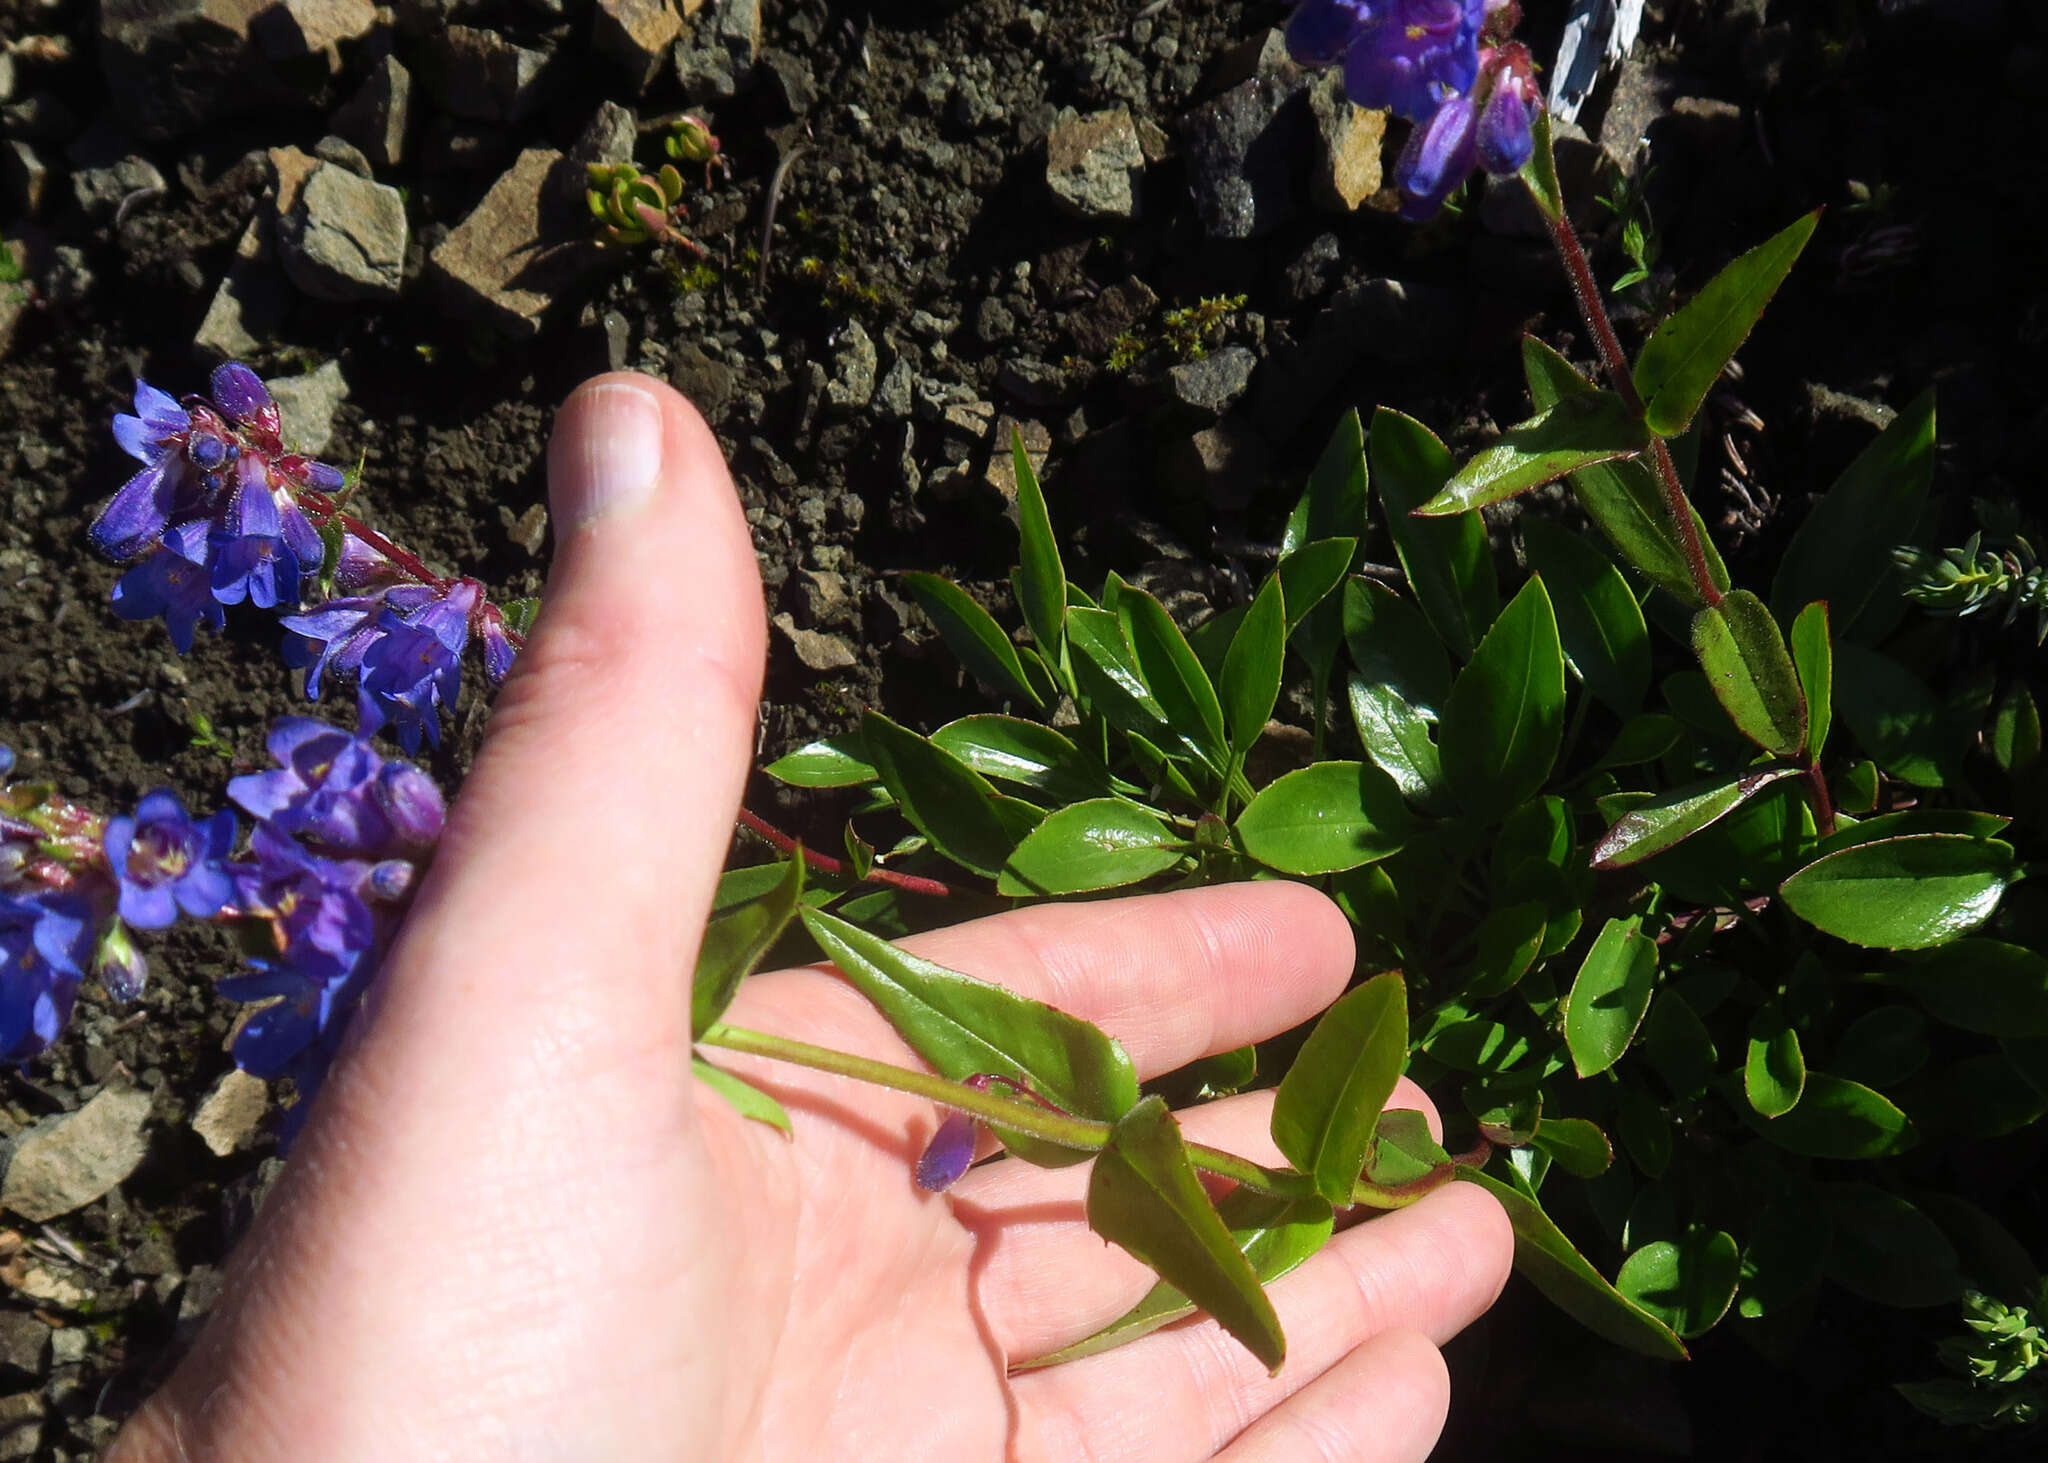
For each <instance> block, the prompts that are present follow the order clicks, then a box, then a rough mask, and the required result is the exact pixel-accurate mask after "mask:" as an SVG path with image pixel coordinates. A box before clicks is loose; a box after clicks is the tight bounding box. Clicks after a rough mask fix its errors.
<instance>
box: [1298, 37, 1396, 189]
mask: <svg viewBox="0 0 2048 1463" xmlns="http://www.w3.org/2000/svg"><path fill="white" fill-rule="evenodd" d="M1308 97H1309V111H1310V114H1311V115H1312V116H1314V118H1315V122H1316V140H1317V141H1318V142H1319V143H1320V144H1321V146H1320V148H1319V149H1318V151H1317V152H1316V165H1315V168H1314V170H1313V172H1312V173H1311V174H1310V176H1309V191H1310V192H1311V193H1313V194H1314V195H1315V200H1316V203H1317V204H1318V205H1320V206H1321V207H1323V208H1325V209H1328V210H1329V211H1331V212H1333V213H1355V212H1357V211H1358V207H1359V205H1360V204H1362V203H1364V202H1365V201H1366V200H1367V199H1369V198H1371V197H1372V196H1373V195H1374V194H1375V193H1377V192H1379V190H1380V151H1381V149H1382V147H1383V146H1384V145H1385V143H1386V136H1387V114H1386V113H1385V112H1383V111H1371V110H1368V109H1366V108H1364V107H1356V106H1353V105H1352V104H1351V103H1350V102H1349V101H1346V100H1345V98H1344V79H1343V77H1342V76H1340V75H1339V74H1338V73H1337V72H1335V71H1330V72H1326V73H1324V74H1323V76H1322V77H1321V78H1319V79H1318V80H1317V81H1316V83H1315V85H1314V86H1312V87H1311V88H1310V89H1309V94H1308Z"/></svg>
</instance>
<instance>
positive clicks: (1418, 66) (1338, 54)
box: [1287, 0, 1487, 123]
mask: <svg viewBox="0 0 2048 1463" xmlns="http://www.w3.org/2000/svg"><path fill="white" fill-rule="evenodd" d="M1486 14H1487V0H1304V3H1303V4H1302V5H1301V7H1300V8H1299V9H1297V10H1296V11H1295V12H1294V16H1293V18H1292V19H1291V20H1290V21H1288V23H1287V49H1288V50H1289V51H1290V52H1291V53H1292V54H1293V56H1294V59H1295V60H1297V61H1299V62H1301V63H1302V64H1303V65H1304V66H1330V65H1334V64H1336V63H1337V62H1339V61H1341V62H1343V65H1344V94H1345V96H1347V97H1349V98H1350V99H1351V101H1353V102H1354V103H1356V104H1357V105H1358V106H1361V107H1384V108H1388V109H1390V110H1392V111H1394V112H1396V113H1398V114H1399V115H1400V116H1403V117H1406V118H1407V119H1408V120H1409V121H1411V122H1417V123H1421V122H1426V121H1428V120H1429V118H1430V117H1431V116H1432V115H1434V114H1435V112H1436V109H1437V108H1438V107H1440V106H1442V105H1443V103H1444V102H1445V101H1447V100H1448V99H1449V98H1451V97H1453V96H1458V95H1460V94H1462V93H1464V92H1467V91H1469V90H1471V87H1472V83H1473V81H1474V80H1476V79H1477V78H1478V75H1479V33H1480V30H1481V29H1482V28H1483V27H1484V24H1485V22H1486Z"/></svg>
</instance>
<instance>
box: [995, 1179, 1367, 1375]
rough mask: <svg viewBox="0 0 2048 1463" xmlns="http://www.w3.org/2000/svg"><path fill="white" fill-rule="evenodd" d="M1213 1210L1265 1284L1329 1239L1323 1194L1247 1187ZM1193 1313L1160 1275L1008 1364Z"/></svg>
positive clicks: (1084, 1347)
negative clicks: (1063, 1336) (1116, 1307)
mask: <svg viewBox="0 0 2048 1463" xmlns="http://www.w3.org/2000/svg"><path fill="white" fill-rule="evenodd" d="M1216 1212H1217V1213H1218V1214H1219V1215H1221V1216H1222V1218H1223V1222H1224V1224H1225V1225H1227V1226H1228V1227H1229V1229H1230V1235H1231V1238H1232V1240H1234V1241H1235V1242H1236V1244H1237V1247H1238V1249H1239V1250H1240V1251H1241V1252H1242V1253H1243V1254H1244V1257H1245V1259H1246V1260H1247V1261H1249V1262H1250V1264H1251V1267H1252V1273H1253V1274H1254V1275H1256V1276H1258V1278H1259V1281H1260V1283H1261V1284H1264V1285H1271V1284H1272V1283H1273V1282H1274V1281H1276V1280H1278V1279H1279V1278H1280V1277H1281V1276H1283V1275H1285V1274H1287V1273H1288V1272H1289V1271H1291V1270H1293V1269H1294V1268H1295V1267H1296V1266H1297V1265H1299V1264H1301V1262H1302V1261H1303V1260H1306V1259H1308V1258H1309V1257H1310V1256H1311V1255H1313V1254H1315V1252H1316V1251H1318V1250H1320V1249H1321V1248H1322V1247H1323V1246H1324V1245H1325V1244H1326V1243H1327V1242H1328V1241H1329V1238H1330V1231H1331V1228H1332V1225H1333V1216H1332V1214H1331V1212H1330V1205H1329V1201H1328V1200H1326V1199H1322V1198H1317V1197H1310V1198H1305V1199H1279V1198H1275V1197H1274V1196H1273V1195H1271V1194H1260V1193H1255V1192H1254V1191H1252V1190H1250V1189H1233V1190H1231V1192H1230V1193H1228V1194H1225V1195H1224V1196H1223V1198H1222V1200H1221V1201H1220V1202H1219V1203H1218V1204H1217V1205H1216ZM1194 1313H1195V1304H1194V1302H1193V1301H1191V1300H1189V1299H1188V1298H1187V1297H1186V1296H1184V1295H1182V1294H1181V1293H1180V1292H1179V1291H1178V1290H1176V1289H1174V1288H1173V1287H1172V1286H1171V1285H1168V1284H1167V1283H1166V1282H1165V1281H1163V1280H1162V1281H1160V1282H1159V1283H1158V1284H1157V1285H1155V1286H1153V1287H1152V1289H1151V1290H1149V1291H1147V1292H1146V1293H1145V1298H1144V1299H1143V1300H1141V1301H1139V1302H1138V1303H1137V1304H1136V1305H1135V1306H1132V1307H1131V1308H1130V1309H1129V1310H1128V1311H1125V1312H1124V1313H1123V1314H1122V1315H1121V1316H1118V1317H1117V1318H1116V1319H1115V1320H1114V1321H1111V1322H1110V1323H1109V1324H1108V1325H1107V1326H1104V1327H1103V1328H1102V1329H1101V1330H1100V1331H1097V1332H1096V1333H1095V1334H1094V1335H1092V1336H1089V1337H1087V1338H1085V1339H1083V1340H1080V1341H1076V1342H1075V1343H1074V1344H1073V1345H1071V1346H1063V1347H1061V1348H1060V1349H1059V1350H1058V1351H1055V1352H1051V1353H1049V1354H1047V1355H1045V1356H1040V1357H1034V1358H1033V1359H1032V1360H1030V1361H1026V1362H1016V1363H1012V1365H1011V1367H1010V1370H1011V1371H1013V1372H1018V1371H1036V1370H1037V1369H1038V1368H1040V1367H1048V1366H1058V1365H1059V1364H1060V1363H1062V1362H1069V1361H1079V1360H1080V1359H1081V1358H1082V1357H1084V1356H1095V1355H1098V1354H1100V1353H1101V1352H1105V1351H1112V1350H1114V1349H1115V1348H1117V1347H1119V1346H1127V1345H1129V1344H1130V1343H1131V1342H1133V1341H1136V1340H1138V1339H1139V1338H1140V1337H1144V1336H1149V1335H1151V1334H1152V1333H1153V1332H1154V1331H1157V1330H1158V1329H1159V1328H1160V1327H1162V1326H1169V1325H1171V1324H1173V1323H1174V1322H1175V1321H1179V1320H1183V1319H1185V1318H1186V1317H1188V1316H1191V1315H1193V1314H1194Z"/></svg>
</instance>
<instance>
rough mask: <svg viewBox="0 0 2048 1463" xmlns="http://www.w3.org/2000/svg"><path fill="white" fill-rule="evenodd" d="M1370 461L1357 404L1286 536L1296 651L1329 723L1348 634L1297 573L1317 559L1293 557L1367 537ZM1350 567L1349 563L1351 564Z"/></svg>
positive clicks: (1285, 569) (1285, 584) (1284, 569)
mask: <svg viewBox="0 0 2048 1463" xmlns="http://www.w3.org/2000/svg"><path fill="white" fill-rule="evenodd" d="M1365 521H1366V466H1365V426H1364V424H1363V423H1362V422H1361V421H1360V420H1359V417H1358V410H1357V408H1355V407H1354V408H1352V409H1351V410H1350V411H1347V412H1345V413H1344V415H1343V416H1342V417H1341V418H1339V419H1338V422H1337V428H1336V430H1335V431H1334V432H1332V433H1331V434H1330V440H1329V443H1328V445H1326V446H1325V447H1324V448H1323V455H1322V456H1321V457H1320V458H1319V459H1318V460H1317V462H1316V466H1315V470H1314V471H1313V472H1311V473H1310V474H1309V479H1308V487H1307V488H1306V489H1304V490H1303V492H1302V495H1301V500H1300V501H1299V502H1298V503H1296V504H1295V505H1294V511H1293V512H1292V513H1290V514H1289V515H1288V516H1287V527H1286V530H1285V532H1284V533H1283V534H1282V536H1281V539H1280V561H1281V576H1280V578H1281V588H1282V589H1283V590H1284V591H1285V593H1286V596H1287V606H1288V611H1289V615H1290V619H1289V622H1288V627H1287V631H1288V636H1289V638H1290V639H1291V640H1292V641H1293V642H1294V648H1295V651H1296V652H1297V653H1298V654H1299V655H1300V656H1301V658H1302V659H1303V660H1304V661H1306V662H1307V663H1308V669H1309V677H1310V682H1311V687H1312V693H1313V696H1314V699H1315V725H1316V727H1317V728H1318V729H1319V730H1320V728H1321V727H1322V725H1323V708H1324V707H1325V706H1326V705H1328V703H1329V694H1330V676H1331V673H1332V671H1333V670H1334V669H1335V668H1336V662H1337V647H1338V645H1339V643H1340V641H1341V638H1342V626H1341V624H1340V623H1339V614H1338V610H1337V607H1336V606H1335V605H1333V604H1328V603H1324V604H1319V605H1316V606H1315V607H1314V608H1310V606H1309V603H1308V596H1307V594H1306V592H1305V587H1304V586H1301V585H1298V584H1296V583H1294V582H1293V579H1292V577H1291V576H1293V575H1297V574H1301V573H1303V572H1304V571H1305V570H1307V569H1308V568H1310V567H1312V566H1313V560H1312V559H1304V561H1303V564H1302V565H1301V566H1300V567H1298V568H1294V569H1290V568H1289V561H1290V560H1292V559H1294V558H1295V557H1297V556H1298V555H1302V554H1303V553H1304V551H1306V550H1307V549H1308V548H1309V546H1310V545H1312V544H1315V543H1317V542H1319V541H1321V542H1328V541H1330V540H1336V539H1347V538H1348V539H1351V540H1352V541H1353V546H1354V557H1355V554H1356V544H1357V543H1358V542H1359V541H1362V540H1363V539H1364V537H1365ZM1346 567H1347V568H1348V567H1349V565H1348V563H1347V565H1346Z"/></svg>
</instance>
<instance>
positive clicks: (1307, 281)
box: [1287, 234, 1343, 305]
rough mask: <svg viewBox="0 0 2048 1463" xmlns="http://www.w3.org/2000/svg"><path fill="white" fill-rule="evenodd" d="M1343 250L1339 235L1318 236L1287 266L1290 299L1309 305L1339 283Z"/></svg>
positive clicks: (1288, 295)
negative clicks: (1338, 276) (1338, 240)
mask: <svg viewBox="0 0 2048 1463" xmlns="http://www.w3.org/2000/svg"><path fill="white" fill-rule="evenodd" d="M1342 261H1343V250H1342V249H1341V248H1340V247H1339V246H1338V244H1337V236H1336V235H1335V234H1317V235H1316V236H1315V237H1314V238H1313V239H1311V240H1309V242H1308V244H1307V245H1306V246H1305V247H1304V248H1303V249H1302V251H1301V253H1299V254H1297V255H1296V256H1295V257H1294V261H1293V263H1291V264H1289V265H1288V266H1287V298H1288V299H1290V300H1292V301H1293V302H1294V303H1295V304H1297V305H1303V304H1307V303H1308V302H1309V301H1310V300H1312V299H1314V298H1315V297H1316V296H1317V295H1319V294H1321V293H1322V292H1323V291H1324V290H1326V289H1328V288H1329V287H1330V285H1331V284H1332V282H1333V281H1334V280H1335V278H1336V275H1337V270H1338V268H1339V267H1340V265H1341V264H1342Z"/></svg>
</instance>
